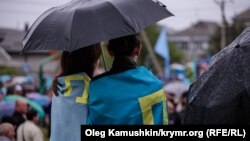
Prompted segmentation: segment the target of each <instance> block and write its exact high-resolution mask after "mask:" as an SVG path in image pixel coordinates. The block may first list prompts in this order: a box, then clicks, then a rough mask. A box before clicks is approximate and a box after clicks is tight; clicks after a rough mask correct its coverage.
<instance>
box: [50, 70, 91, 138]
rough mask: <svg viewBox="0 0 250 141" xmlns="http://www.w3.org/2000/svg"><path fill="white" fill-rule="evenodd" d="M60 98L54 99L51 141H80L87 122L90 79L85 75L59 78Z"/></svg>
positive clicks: (55, 97)
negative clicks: (82, 129)
mask: <svg viewBox="0 0 250 141" xmlns="http://www.w3.org/2000/svg"><path fill="white" fill-rule="evenodd" d="M57 80H58V88H59V90H58V93H59V95H58V96H53V98H52V109H51V137H50V141H80V140H81V134H80V133H81V125H83V124H86V120H87V111H88V110H87V105H86V103H87V99H88V90H89V82H90V78H89V77H88V76H87V75H86V74H85V73H79V74H75V75H69V76H64V77H59V78H58V79H57Z"/></svg>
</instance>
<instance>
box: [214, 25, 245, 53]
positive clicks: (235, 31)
mask: <svg viewBox="0 0 250 141" xmlns="http://www.w3.org/2000/svg"><path fill="white" fill-rule="evenodd" d="M226 29H227V35H226V45H227V46H228V45H229V44H230V43H232V42H233V41H234V40H235V38H236V37H238V36H239V35H240V34H241V33H242V31H243V30H244V29H245V26H244V25H243V24H241V23H235V22H234V23H233V24H232V25H230V26H228V27H227V28H226ZM220 40H221V32H220V28H217V29H216V31H215V33H214V34H213V35H212V36H211V37H210V40H209V43H210V45H211V48H210V50H209V53H210V54H212V55H214V54H216V53H218V52H219V51H220V50H221V49H220Z"/></svg>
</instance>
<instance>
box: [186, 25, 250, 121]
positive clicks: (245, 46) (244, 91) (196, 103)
mask: <svg viewBox="0 0 250 141" xmlns="http://www.w3.org/2000/svg"><path fill="white" fill-rule="evenodd" d="M241 123H243V124H250V28H247V29H246V30H245V31H244V32H243V33H242V34H241V35H240V36H239V37H237V39H236V40H235V41H233V42H232V43H231V44H230V45H229V46H227V47H226V48H225V49H223V50H222V51H220V52H219V53H217V54H216V55H215V56H214V57H213V59H212V61H211V63H210V65H209V69H208V70H207V71H206V72H205V73H203V75H202V76H200V77H199V78H198V79H197V81H195V82H194V84H193V85H192V86H191V88H190V89H189V96H188V105H187V107H186V113H185V118H184V124H241Z"/></svg>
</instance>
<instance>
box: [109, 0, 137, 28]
mask: <svg viewBox="0 0 250 141" xmlns="http://www.w3.org/2000/svg"><path fill="white" fill-rule="evenodd" d="M107 2H108V3H109V4H110V5H111V6H113V7H114V8H115V9H116V10H117V11H118V13H119V14H120V15H121V16H122V17H124V18H125V19H126V21H127V24H128V25H129V26H130V27H131V28H132V29H133V31H134V32H137V31H136V30H135V29H134V28H133V25H132V24H131V23H129V20H128V19H127V18H126V17H125V16H124V15H123V14H122V12H121V11H120V10H119V9H118V8H116V7H115V6H114V5H113V4H112V3H111V2H110V1H107Z"/></svg>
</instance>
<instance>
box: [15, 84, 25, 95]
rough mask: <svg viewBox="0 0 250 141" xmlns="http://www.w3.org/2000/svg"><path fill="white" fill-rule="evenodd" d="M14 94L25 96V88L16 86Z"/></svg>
mask: <svg viewBox="0 0 250 141" xmlns="http://www.w3.org/2000/svg"><path fill="white" fill-rule="evenodd" d="M13 94H16V95H23V87H22V86H21V85H15V87H14V91H13Z"/></svg>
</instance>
